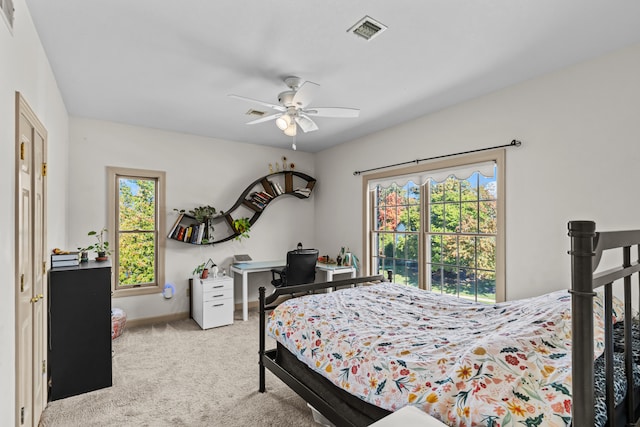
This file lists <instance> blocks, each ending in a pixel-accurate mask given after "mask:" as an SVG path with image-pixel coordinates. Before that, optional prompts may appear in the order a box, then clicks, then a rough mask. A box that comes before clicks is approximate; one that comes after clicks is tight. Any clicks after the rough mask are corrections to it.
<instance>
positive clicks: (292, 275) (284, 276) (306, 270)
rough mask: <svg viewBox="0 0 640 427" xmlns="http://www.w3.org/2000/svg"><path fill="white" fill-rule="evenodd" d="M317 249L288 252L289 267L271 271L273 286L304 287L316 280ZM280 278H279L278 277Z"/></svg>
mask: <svg viewBox="0 0 640 427" xmlns="http://www.w3.org/2000/svg"><path fill="white" fill-rule="evenodd" d="M317 261H318V250H317V249H296V250H293V251H289V252H287V266H286V267H285V268H283V269H272V270H271V278H272V280H271V284H272V285H273V286H275V287H277V288H279V287H281V286H293V285H303V284H306V283H313V282H314V281H315V280H316V262H317ZM276 276H278V277H276Z"/></svg>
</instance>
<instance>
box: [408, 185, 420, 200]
mask: <svg viewBox="0 0 640 427" xmlns="http://www.w3.org/2000/svg"><path fill="white" fill-rule="evenodd" d="M405 191H406V195H407V202H408V204H410V205H419V204H420V187H419V186H418V185H417V184H415V183H414V182H412V181H409V182H408V183H407V185H405Z"/></svg>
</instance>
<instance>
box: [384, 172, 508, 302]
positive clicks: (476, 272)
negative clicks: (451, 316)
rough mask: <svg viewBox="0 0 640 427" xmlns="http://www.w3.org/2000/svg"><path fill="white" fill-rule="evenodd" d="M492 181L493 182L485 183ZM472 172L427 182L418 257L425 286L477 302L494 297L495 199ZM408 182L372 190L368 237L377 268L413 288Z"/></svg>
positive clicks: (414, 215)
mask: <svg viewBox="0 0 640 427" xmlns="http://www.w3.org/2000/svg"><path fill="white" fill-rule="evenodd" d="M491 183H493V184H495V180H493V181H489V184H491ZM486 184H487V183H486V182H485V185H481V184H480V181H479V176H478V174H477V173H476V174H474V175H472V176H471V177H470V178H469V179H467V180H459V179H456V178H454V177H450V178H448V179H447V180H445V181H444V182H441V183H430V184H429V183H428V184H427V187H426V190H427V191H425V193H426V194H427V196H428V200H426V201H425V204H424V209H425V210H427V211H428V214H429V217H428V232H427V233H426V239H427V241H426V243H427V244H426V250H427V251H429V254H428V256H426V257H424V259H425V262H426V267H427V274H428V275H430V283H431V289H432V290H433V291H437V292H443V293H448V294H453V295H459V296H461V297H465V298H471V299H476V298H477V299H478V300H479V301H490V302H491V301H495V283H496V274H495V271H496V237H495V234H496V231H497V202H496V195H495V192H494V191H493V188H494V187H492V185H486ZM419 190H420V189H419V187H418V186H417V185H415V184H413V183H411V182H409V184H407V185H405V186H403V187H399V186H397V185H392V186H390V187H388V188H378V190H377V195H376V198H375V203H376V206H375V213H376V215H375V224H374V236H375V243H374V245H377V250H378V254H376V255H374V259H376V258H377V260H378V270H379V271H383V270H387V269H391V270H393V271H394V276H395V277H394V281H396V282H399V283H406V284H409V285H413V286H418V282H419V281H418V274H417V271H418V262H419V254H418V243H419V241H418V239H419V238H420V236H421V234H420V209H421V204H420V191H419Z"/></svg>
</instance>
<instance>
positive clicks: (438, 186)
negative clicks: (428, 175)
mask: <svg viewBox="0 0 640 427" xmlns="http://www.w3.org/2000/svg"><path fill="white" fill-rule="evenodd" d="M429 185H430V191H429V192H430V195H429V197H430V200H431V202H432V203H433V202H436V203H437V202H443V201H444V183H442V182H434V181H432V180H429Z"/></svg>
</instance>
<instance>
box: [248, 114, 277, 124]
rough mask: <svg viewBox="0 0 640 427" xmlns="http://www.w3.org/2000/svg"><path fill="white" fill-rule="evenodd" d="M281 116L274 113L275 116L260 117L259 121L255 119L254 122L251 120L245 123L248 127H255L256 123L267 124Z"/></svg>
mask: <svg viewBox="0 0 640 427" xmlns="http://www.w3.org/2000/svg"><path fill="white" fill-rule="evenodd" d="M281 115H282V113H275V114H270V115H268V116H262V117H260V118H259V119H255V120H251V121H250V122H247V124H248V125H255V124H257V123H264V122H268V121H270V120H275V119H277V118H278V117H280V116H281Z"/></svg>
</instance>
